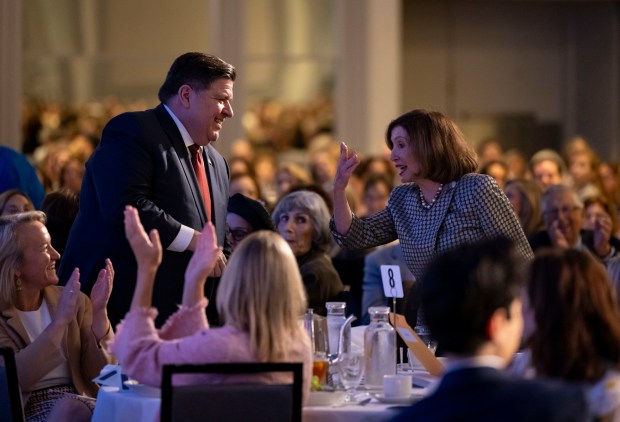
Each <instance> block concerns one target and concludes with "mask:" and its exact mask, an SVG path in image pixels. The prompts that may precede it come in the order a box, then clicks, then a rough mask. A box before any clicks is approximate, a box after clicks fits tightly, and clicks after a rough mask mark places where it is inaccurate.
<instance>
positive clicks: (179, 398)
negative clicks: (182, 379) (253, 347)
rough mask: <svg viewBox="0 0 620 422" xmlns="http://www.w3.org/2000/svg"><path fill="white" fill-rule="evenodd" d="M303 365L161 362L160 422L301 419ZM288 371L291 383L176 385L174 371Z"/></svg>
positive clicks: (279, 421) (280, 421) (295, 421)
mask: <svg viewBox="0 0 620 422" xmlns="http://www.w3.org/2000/svg"><path fill="white" fill-rule="evenodd" d="M302 368H303V365H302V364H301V363H215V364H204V365H164V367H163V374H162V391H161V395H162V400H161V420H162V422H173V421H174V422H176V421H186V422H191V421H203V420H209V421H210V422H219V421H235V422H245V421H248V422H249V421H257V422H259V421H270V422H300V421H301V400H302V399H301V397H302V378H303V370H302ZM269 372H290V373H292V375H293V383H292V384H265V383H258V382H256V383H243V384H241V383H233V384H207V383H201V384H192V385H179V386H175V385H173V383H172V378H173V375H175V374H207V373H212V374H230V375H239V374H260V373H269Z"/></svg>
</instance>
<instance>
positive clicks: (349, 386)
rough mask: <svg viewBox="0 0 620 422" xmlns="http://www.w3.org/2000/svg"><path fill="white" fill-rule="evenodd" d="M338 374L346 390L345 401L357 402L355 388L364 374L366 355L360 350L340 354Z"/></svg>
mask: <svg viewBox="0 0 620 422" xmlns="http://www.w3.org/2000/svg"><path fill="white" fill-rule="evenodd" d="M338 374H339V375H340V382H341V383H342V385H343V386H344V389H345V390H346V395H345V397H344V402H345V403H351V402H355V389H356V388H357V386H358V385H359V384H360V382H361V381H362V375H363V374H364V355H363V354H362V353H360V352H346V353H342V354H341V355H339V356H338Z"/></svg>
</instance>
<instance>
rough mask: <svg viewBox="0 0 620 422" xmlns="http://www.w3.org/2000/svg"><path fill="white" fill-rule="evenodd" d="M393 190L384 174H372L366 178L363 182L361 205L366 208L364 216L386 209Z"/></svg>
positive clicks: (391, 184) (392, 185) (389, 180)
mask: <svg viewBox="0 0 620 422" xmlns="http://www.w3.org/2000/svg"><path fill="white" fill-rule="evenodd" d="M393 188H394V184H393V183H392V181H391V179H389V178H388V177H386V176H385V175H384V174H378V173H374V174H371V175H369V176H368V178H367V179H366V182H364V198H363V203H364V206H365V208H366V215H373V214H376V213H378V212H379V211H383V210H384V209H385V207H387V203H388V199H390V193H391V192H392V189H393Z"/></svg>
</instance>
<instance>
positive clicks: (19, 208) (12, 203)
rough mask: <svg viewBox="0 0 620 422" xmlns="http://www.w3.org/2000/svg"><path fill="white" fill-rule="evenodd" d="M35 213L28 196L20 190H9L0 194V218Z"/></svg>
mask: <svg viewBox="0 0 620 422" xmlns="http://www.w3.org/2000/svg"><path fill="white" fill-rule="evenodd" d="M26 211H34V205H33V204H32V201H31V200H30V198H28V196H27V195H26V194H25V193H23V192H22V191H20V190H17V189H9V190H7V191H5V192H2V193H1V194H0V216H3V215H11V214H19V213H22V212H26Z"/></svg>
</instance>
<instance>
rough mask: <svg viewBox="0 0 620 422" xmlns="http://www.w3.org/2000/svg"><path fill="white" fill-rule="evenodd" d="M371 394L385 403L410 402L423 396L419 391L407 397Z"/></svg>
mask: <svg viewBox="0 0 620 422" xmlns="http://www.w3.org/2000/svg"><path fill="white" fill-rule="evenodd" d="M371 395H372V396H373V397H374V398H375V399H377V400H378V401H380V402H381V403H385V404H411V403H414V402H416V401H418V400H420V399H421V398H422V397H424V394H420V393H412V394H411V395H410V396H409V397H385V396H384V395H383V393H371Z"/></svg>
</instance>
